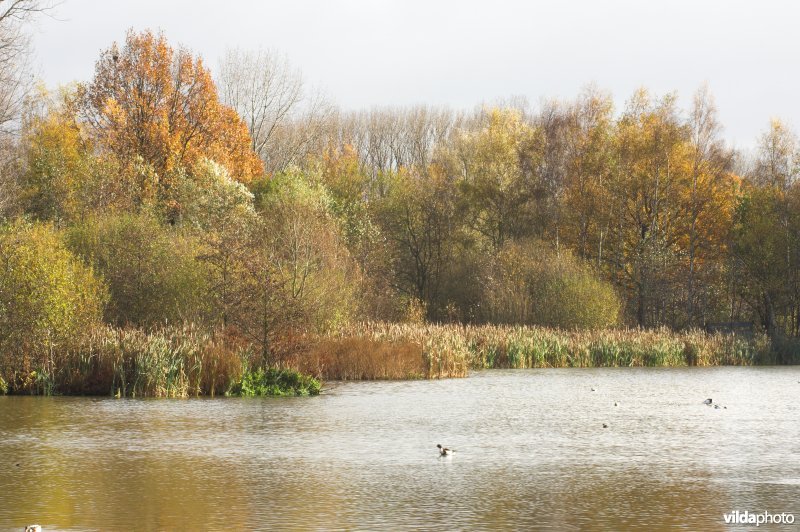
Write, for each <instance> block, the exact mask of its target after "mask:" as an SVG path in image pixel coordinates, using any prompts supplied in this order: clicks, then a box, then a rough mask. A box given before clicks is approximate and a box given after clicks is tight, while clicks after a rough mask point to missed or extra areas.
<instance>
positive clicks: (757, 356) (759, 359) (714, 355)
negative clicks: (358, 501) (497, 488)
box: [329, 322, 800, 378]
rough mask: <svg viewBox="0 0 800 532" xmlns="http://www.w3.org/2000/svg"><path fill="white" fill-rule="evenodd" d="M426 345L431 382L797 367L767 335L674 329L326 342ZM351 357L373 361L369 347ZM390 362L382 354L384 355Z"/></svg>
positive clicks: (454, 333) (410, 330) (457, 333)
mask: <svg viewBox="0 0 800 532" xmlns="http://www.w3.org/2000/svg"><path fill="white" fill-rule="evenodd" d="M353 338H357V339H359V341H360V342H364V341H369V340H372V341H374V342H377V343H387V344H389V345H395V346H397V345H406V344H412V345H419V346H421V347H422V353H421V358H422V367H424V370H425V371H424V374H425V376H426V377H428V378H441V377H463V376H466V374H467V372H468V370H469V369H484V368H548V367H550V368H554V367H559V368H561V367H617V366H719V365H740V366H744V365H756V364H776V363H800V349H798V348H797V343H796V342H794V343H791V346H790V347H789V348H785V349H783V350H781V349H778V348H777V347H776V345H775V344H774V343H773V342H771V341H770V340H769V338H767V337H766V336H765V335H756V336H754V337H752V338H750V337H744V336H736V335H730V334H728V335H726V334H721V333H715V334H708V333H705V332H703V331H699V330H693V331H684V332H675V331H671V330H669V329H665V328H664V329H654V330H641V329H604V330H574V331H568V330H561V329H549V328H543V327H522V326H501V325H457V324H452V325H442V324H422V325H415V324H401V323H384V322H367V323H359V324H353V325H350V326H348V327H345V328H342V329H340V330H338V331H336V332H335V333H333V334H331V335H330V336H329V340H331V341H336V340H338V341H339V342H340V345H339V347H338V348H337V349H339V350H343V349H345V348H346V344H345V343H344V342H345V341H346V340H348V339H353ZM347 356H352V357H355V356H358V357H361V358H364V357H369V356H370V354H369V352H368V351H365V350H364V349H359V350H358V353H350V354H348V355H347ZM381 357H385V355H381Z"/></svg>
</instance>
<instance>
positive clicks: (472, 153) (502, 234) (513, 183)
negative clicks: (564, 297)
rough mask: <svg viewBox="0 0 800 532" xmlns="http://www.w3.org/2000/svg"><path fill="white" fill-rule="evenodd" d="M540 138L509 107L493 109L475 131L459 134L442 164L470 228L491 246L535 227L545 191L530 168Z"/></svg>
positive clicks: (495, 246)
mask: <svg viewBox="0 0 800 532" xmlns="http://www.w3.org/2000/svg"><path fill="white" fill-rule="evenodd" d="M539 146H541V139H540V137H539V136H538V134H537V131H536V130H534V129H533V128H531V127H530V126H529V125H528V124H526V123H524V122H523V120H522V116H521V115H520V114H519V113H518V112H517V111H514V110H512V109H493V110H490V111H489V112H488V113H487V115H486V117H485V122H484V125H483V127H482V128H481V129H480V130H478V131H468V132H464V133H462V135H461V137H460V138H459V139H458V140H457V141H456V142H455V146H454V148H453V150H452V152H451V153H450V154H449V155H448V156H447V159H446V164H447V166H448V167H449V172H450V173H451V175H453V176H455V177H457V178H458V183H459V185H460V187H461V190H462V192H463V195H464V198H465V202H466V205H467V209H468V210H469V217H468V220H469V224H470V226H471V228H472V229H473V230H474V231H476V232H477V233H478V234H480V235H481V236H482V238H483V239H484V240H485V242H486V243H487V244H488V246H489V247H490V248H491V249H494V250H498V249H500V248H501V247H502V246H503V244H504V243H505V242H506V240H508V239H512V238H517V237H521V236H526V235H528V234H530V232H531V230H532V228H533V227H534V226H535V221H534V220H535V218H536V216H537V215H539V214H541V213H539V212H537V208H536V207H537V206H536V199H537V198H538V197H540V196H541V195H542V194H543V193H544V190H543V188H542V183H541V181H540V180H539V175H538V174H537V173H536V172H535V171H534V170H535V168H536V167H537V163H538V161H537V159H538V157H539V155H540V151H539V150H538V149H537V148H538V147H539Z"/></svg>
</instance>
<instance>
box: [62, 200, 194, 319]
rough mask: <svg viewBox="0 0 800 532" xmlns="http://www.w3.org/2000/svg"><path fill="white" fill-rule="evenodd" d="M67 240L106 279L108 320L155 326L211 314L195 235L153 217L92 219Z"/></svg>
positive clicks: (125, 215) (136, 216) (143, 215)
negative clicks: (109, 294) (108, 297)
mask: <svg viewBox="0 0 800 532" xmlns="http://www.w3.org/2000/svg"><path fill="white" fill-rule="evenodd" d="M69 243H70V247H71V248H72V249H73V250H74V251H75V252H76V253H77V254H78V255H80V256H81V257H83V258H84V260H85V261H86V262H88V263H89V264H92V265H93V266H94V268H95V269H96V270H97V271H98V272H100V273H101V274H102V275H103V277H104V278H105V280H106V282H107V283H108V286H109V290H110V293H111V299H110V303H109V305H108V308H107V309H106V320H107V321H109V322H111V323H114V324H117V325H129V324H132V325H138V326H153V325H157V324H163V323H164V322H170V323H179V322H183V321H195V322H196V321H203V320H204V318H205V316H206V315H207V312H208V303H207V293H208V291H207V289H206V281H205V280H206V276H205V273H204V268H203V264H202V263H200V262H198V261H196V260H195V254H196V252H197V251H198V250H197V248H196V244H195V242H194V240H193V239H191V238H190V237H188V236H185V235H184V234H183V233H181V232H180V231H178V230H175V229H173V228H171V227H167V226H163V225H162V224H160V223H159V222H158V220H157V219H155V218H154V217H152V216H149V215H146V214H139V215H134V214H124V215H119V216H112V217H107V218H93V219H89V220H88V221H86V222H84V223H83V224H82V225H80V226H77V227H75V228H73V229H72V230H71V232H70V234H69Z"/></svg>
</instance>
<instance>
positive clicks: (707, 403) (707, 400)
mask: <svg viewBox="0 0 800 532" xmlns="http://www.w3.org/2000/svg"><path fill="white" fill-rule="evenodd" d="M711 403H712V401H711V399H706V400H705V401H703V404H704V405H710V404H711Z"/></svg>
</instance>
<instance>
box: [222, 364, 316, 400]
mask: <svg viewBox="0 0 800 532" xmlns="http://www.w3.org/2000/svg"><path fill="white" fill-rule="evenodd" d="M321 388H322V385H321V383H320V382H319V381H318V380H317V379H315V378H314V377H310V376H308V375H303V374H302V373H299V372H297V371H293V370H288V369H276V368H267V369H262V368H259V369H255V370H252V371H246V372H244V374H243V375H242V379H241V380H240V381H239V382H238V383H236V384H235V385H234V386H232V387H231V389H230V390H229V391H228V394H229V395H241V396H244V397H257V396H268V395H269V396H292V395H319V392H320V389H321Z"/></svg>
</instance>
